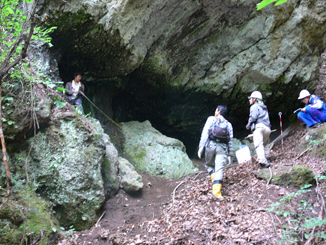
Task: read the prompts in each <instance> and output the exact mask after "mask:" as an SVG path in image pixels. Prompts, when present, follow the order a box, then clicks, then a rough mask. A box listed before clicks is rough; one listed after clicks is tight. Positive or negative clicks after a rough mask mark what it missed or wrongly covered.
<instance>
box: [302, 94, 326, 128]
mask: <svg viewBox="0 0 326 245" xmlns="http://www.w3.org/2000/svg"><path fill="white" fill-rule="evenodd" d="M298 99H299V100H301V101H302V103H304V104H306V106H305V107H303V108H301V111H300V112H299V113H298V119H299V120H301V121H302V122H304V123H305V124H306V125H307V128H313V127H316V126H317V125H319V124H321V123H323V122H325V121H326V106H325V103H324V101H322V100H321V99H320V98H319V97H318V96H316V95H314V94H310V93H309V91H308V90H306V89H303V90H301V92H300V94H299V97H298Z"/></svg>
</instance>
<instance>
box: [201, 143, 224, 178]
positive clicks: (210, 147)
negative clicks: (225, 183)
mask: <svg viewBox="0 0 326 245" xmlns="http://www.w3.org/2000/svg"><path fill="white" fill-rule="evenodd" d="M227 152H228V151H227V145H226V144H223V143H216V142H214V141H210V142H209V143H208V144H207V145H206V146H205V161H206V163H205V167H206V170H207V172H208V173H210V174H211V173H213V172H214V173H215V174H214V181H213V182H214V183H219V184H222V180H223V172H224V168H225V166H226V165H227V162H228V160H227Z"/></svg>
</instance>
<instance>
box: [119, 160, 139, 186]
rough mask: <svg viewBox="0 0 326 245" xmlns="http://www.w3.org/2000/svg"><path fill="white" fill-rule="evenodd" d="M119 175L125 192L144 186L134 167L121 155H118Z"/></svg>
mask: <svg viewBox="0 0 326 245" xmlns="http://www.w3.org/2000/svg"><path fill="white" fill-rule="evenodd" d="M119 175H120V177H121V180H120V183H121V186H122V188H123V189H124V190H125V191H126V192H136V191H139V190H141V189H142V188H143V187H144V183H143V179H142V177H141V176H140V175H139V174H138V173H137V172H136V170H135V167H134V166H133V165H132V164H131V163H130V162H129V161H128V160H127V159H125V158H122V157H119Z"/></svg>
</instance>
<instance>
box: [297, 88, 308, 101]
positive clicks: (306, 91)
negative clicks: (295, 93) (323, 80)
mask: <svg viewBox="0 0 326 245" xmlns="http://www.w3.org/2000/svg"><path fill="white" fill-rule="evenodd" d="M308 96H310V93H309V91H308V90H307V89H303V90H301V92H300V94H299V97H298V100H302V99H304V98H306V97H308Z"/></svg>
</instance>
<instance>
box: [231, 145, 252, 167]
mask: <svg viewBox="0 0 326 245" xmlns="http://www.w3.org/2000/svg"><path fill="white" fill-rule="evenodd" d="M235 156H236V157H237V160H238V163H239V164H240V165H241V164H243V163H245V162H248V161H250V160H251V155H250V150H249V147H248V146H245V147H243V148H241V149H240V150H238V151H236V152H235Z"/></svg>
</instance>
